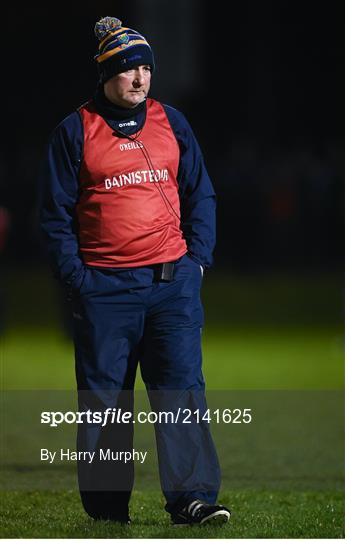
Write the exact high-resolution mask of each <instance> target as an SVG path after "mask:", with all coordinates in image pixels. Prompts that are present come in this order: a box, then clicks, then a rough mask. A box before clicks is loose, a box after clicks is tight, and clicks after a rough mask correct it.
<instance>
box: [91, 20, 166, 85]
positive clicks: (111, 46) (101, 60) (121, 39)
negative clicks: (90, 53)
mask: <svg viewBox="0 0 345 540" xmlns="http://www.w3.org/2000/svg"><path fill="white" fill-rule="evenodd" d="M95 34H96V37H97V39H98V40H99V45H98V49H99V50H98V54H96V56H95V60H96V61H97V65H98V71H99V74H100V80H101V82H102V83H104V82H106V81H107V80H109V79H111V77H113V76H114V75H116V74H117V73H121V72H123V71H127V70H128V69H132V68H133V67H136V66H140V65H145V64H147V65H149V66H151V69H152V71H153V70H154V66H155V64H154V58H153V52H152V49H151V47H150V45H149V44H148V42H147V41H146V39H145V38H144V36H142V35H141V34H139V32H137V31H136V30H133V29H132V28H126V27H124V26H122V22H121V21H120V20H119V19H116V17H103V18H102V19H100V20H99V21H98V22H97V23H96V25H95Z"/></svg>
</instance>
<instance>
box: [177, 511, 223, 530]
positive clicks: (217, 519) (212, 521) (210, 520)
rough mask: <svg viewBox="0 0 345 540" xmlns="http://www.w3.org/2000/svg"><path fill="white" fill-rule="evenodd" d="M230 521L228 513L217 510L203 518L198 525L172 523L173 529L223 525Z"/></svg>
mask: <svg viewBox="0 0 345 540" xmlns="http://www.w3.org/2000/svg"><path fill="white" fill-rule="evenodd" d="M229 519H230V513H229V512H227V511H226V510H217V512H214V513H213V514H210V515H209V516H207V517H205V518H204V519H202V520H201V521H200V523H173V527H194V526H197V525H213V526H218V525H224V523H227V522H228V521H229Z"/></svg>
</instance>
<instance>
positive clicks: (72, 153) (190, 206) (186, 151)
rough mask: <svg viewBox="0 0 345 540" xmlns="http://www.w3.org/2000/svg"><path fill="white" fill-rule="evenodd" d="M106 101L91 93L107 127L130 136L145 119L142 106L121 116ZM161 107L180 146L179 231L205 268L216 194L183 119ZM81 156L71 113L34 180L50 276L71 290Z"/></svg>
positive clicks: (75, 281)
mask: <svg viewBox="0 0 345 540" xmlns="http://www.w3.org/2000/svg"><path fill="white" fill-rule="evenodd" d="M109 105H110V104H109V102H108V103H105V100H104V98H103V101H102V99H98V100H97V94H96V106H97V110H98V112H99V113H100V114H101V115H102V116H103V117H104V119H105V120H106V121H107V122H108V123H109V124H110V125H111V127H112V128H113V129H120V130H121V131H122V132H124V133H126V134H128V135H132V134H133V133H135V132H136V131H138V130H139V129H140V127H141V126H142V124H143V122H144V121H145V104H143V106H142V107H136V110H135V112H133V111H131V112H130V114H128V113H127V110H125V111H126V113H125V117H124V114H123V110H122V111H121V112H122V114H117V111H116V110H114V108H113V109H112V107H111V106H110V107H109ZM115 109H116V108H115ZM164 109H165V111H166V114H167V117H168V119H169V122H170V124H171V127H172V129H173V132H174V134H175V136H176V140H177V141H178V144H179V147H180V163H179V170H178V183H179V196H180V207H181V229H182V231H183V236H184V238H185V239H186V243H187V246H188V253H189V255H190V256H191V257H192V258H193V259H194V260H195V261H196V262H198V263H199V264H201V265H202V266H203V267H204V268H207V267H209V266H211V264H212V261H213V259H212V252H213V249H214V246H215V229H216V222H215V207H216V196H215V193H214V189H213V187H212V184H211V181H210V178H209V176H208V173H207V170H206V168H205V164H204V160H203V157H202V154H201V151H200V148H199V145H198V143H197V141H196V138H195V136H194V134H193V132H192V129H191V127H190V125H189V123H188V122H187V120H186V119H185V117H184V116H183V114H182V113H181V112H179V111H177V110H176V109H174V108H172V107H170V106H168V105H164ZM113 110H114V113H113ZM119 116H120V118H119ZM126 123H128V124H129V125H128V126H126V125H125V124H126ZM133 123H134V125H133ZM82 155H83V126H82V122H81V118H80V115H79V113H78V112H77V111H75V112H73V113H72V114H70V115H69V116H68V117H67V118H65V119H64V120H63V121H62V122H61V123H60V124H59V125H58V126H57V127H56V128H55V130H54V131H53V133H52V135H51V137H50V140H49V142H48V145H47V149H46V152H45V157H44V159H43V161H42V166H41V170H40V179H39V180H40V181H39V186H40V222H41V228H42V230H43V233H44V236H45V242H46V245H47V248H48V255H49V259H50V261H51V264H52V266H53V269H54V274H55V276H56V277H57V278H58V279H59V280H61V281H62V282H63V283H64V284H66V285H67V286H70V287H72V288H78V287H79V286H80V284H81V282H82V279H83V275H84V268H85V266H84V263H83V261H82V258H81V256H80V253H79V247H78V234H77V228H76V220H75V206H76V203H77V201H78V196H79V169H80V165H81V162H82Z"/></svg>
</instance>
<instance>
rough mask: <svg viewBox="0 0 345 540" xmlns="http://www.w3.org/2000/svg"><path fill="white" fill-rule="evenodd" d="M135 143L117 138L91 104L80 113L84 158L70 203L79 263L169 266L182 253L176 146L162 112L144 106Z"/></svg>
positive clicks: (156, 105) (152, 105)
mask: <svg viewBox="0 0 345 540" xmlns="http://www.w3.org/2000/svg"><path fill="white" fill-rule="evenodd" d="M146 107H147V115H146V122H145V125H144V127H143V129H142V131H141V133H140V134H139V136H138V137H137V138H136V135H134V136H131V137H132V138H133V139H134V138H136V140H135V141H131V140H129V139H127V138H125V137H123V138H122V137H118V136H117V135H116V133H115V132H114V131H113V129H112V128H111V127H110V126H109V125H108V124H107V123H106V122H105V120H104V119H103V118H102V117H101V116H100V115H99V114H98V113H97V112H96V110H95V108H94V105H93V104H92V102H89V103H87V104H86V105H84V106H82V107H81V108H80V114H81V118H82V121H83V127H84V153H83V162H82V165H81V169H80V198H79V202H78V205H77V217H78V225H79V243H80V251H81V254H82V256H83V259H84V261H85V263H86V264H90V265H92V266H103V267H132V266H145V265H149V264H155V263H161V262H169V261H173V260H175V259H178V258H179V257H181V256H182V255H184V254H185V253H186V251H187V246H186V242H185V240H184V239H183V237H182V231H181V229H180V200H179V195H178V183H177V171H178V165H179V158H180V149H179V146H178V143H177V141H176V138H175V135H174V133H173V131H172V129H171V126H170V123H169V121H168V118H167V116H166V114H165V111H164V108H163V107H162V105H161V104H160V103H158V102H157V101H154V100H152V99H148V100H147V102H146Z"/></svg>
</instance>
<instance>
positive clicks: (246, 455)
mask: <svg viewBox="0 0 345 540" xmlns="http://www.w3.org/2000/svg"><path fill="white" fill-rule="evenodd" d="M48 276H49V274H46V273H45V272H44V270H41V269H33V270H32V271H31V272H27V273H26V275H25V278H23V276H21V275H18V272H16V271H13V270H12V269H10V270H9V271H8V273H7V277H6V282H7V298H8V310H7V324H6V327H5V331H4V333H3V335H2V338H1V375H2V389H3V390H4V393H5V395H6V394H7V395H10V396H12V395H13V393H14V392H19V393H20V395H21V396H22V397H23V399H24V398H25V396H26V394H25V392H32V390H36V391H37V392H36V395H37V396H39V395H40V394H39V392H45V391H49V392H50V393H52V395H54V394H53V393H54V392H58V391H61V390H73V389H74V387H75V383H74V365H73V347H72V344H71V341H70V339H69V338H68V336H67V335H66V334H64V332H63V330H62V327H61V324H60V313H61V312H60V311H59V309H58V304H57V303H56V294H57V291H56V290H55V289H54V284H53V283H52V281H51V279H50V278H49V277H48ZM28 285H29V286H28ZM203 300H204V305H205V312H206V327H205V330H204V334H203V343H204V374H205V378H206V381H207V385H208V389H209V390H211V391H212V392H211V394H212V395H211V400H212V399H215V400H216V401H215V402H217V403H218V401H219V400H220V401H219V402H222V403H223V402H224V403H226V400H227V399H230V398H233V399H234V396H236V399H241V398H243V399H247V398H248V396H249V397H250V399H253V400H254V397H257V396H260V397H259V402H258V403H259V405H257V410H258V411H259V412H260V411H263V410H264V409H265V405H266V409H267V410H272V408H273V407H272V406H271V403H272V402H271V401H270V400H273V403H276V404H277V406H276V407H275V408H276V410H277V412H276V416H275V417H274V416H272V418H271V423H270V422H267V421H266V420H267V416H265V417H264V416H262V417H261V419H260V418H259V415H258V422H257V424H256V425H257V429H256V430H252V431H249V432H248V431H244V430H242V431H234V432H232V433H231V436H229V431H226V430H225V429H218V430H217V429H215V433H214V435H215V439H216V442H217V447H219V453H220V459H221V465H222V469H223V470H224V481H223V489H222V491H221V496H220V501H221V502H223V503H225V504H229V506H230V507H231V508H232V510H233V516H232V520H231V523H229V524H228V525H227V526H225V527H223V528H221V529H218V530H215V531H214V530H212V529H210V528H209V527H207V528H203V529H200V528H190V527H188V528H183V529H176V528H174V529H172V528H171V527H170V525H169V517H168V515H167V514H166V513H165V512H164V510H163V506H164V501H163V498H162V495H161V494H160V492H159V491H158V490H157V474H156V472H155V471H156V469H155V467H156V464H155V462H153V463H152V467H151V469H149V470H148V471H146V473H145V474H146V475H147V476H145V474H144V473H143V474H142V475H141V476H140V474H139V475H138V484H137V485H136V486H135V487H136V491H135V493H134V494H133V497H132V506H131V514H132V519H133V523H132V525H131V526H130V527H121V526H116V525H114V524H110V523H94V522H93V521H92V520H90V519H89V518H88V517H87V516H86V515H85V514H84V512H83V510H82V508H81V505H80V502H79V496H78V493H77V491H76V490H75V488H74V487H73V478H74V473H73V471H65V472H64V471H63V470H62V469H61V470H60V469H57V470H56V471H55V473H54V472H53V471H52V472H51V473H49V472H47V470H46V469H45V468H44V467H43V466H42V467H41V469H40V468H39V467H38V468H34V467H32V463H31V465H30V464H26V466H25V463H24V462H21V461H20V460H21V459H22V458H21V457H20V450H21V448H20V447H25V445H27V448H29V447H30V444H34V443H35V440H34V437H32V439H33V440H32V441H31V442H30V437H29V436H28V437H27V439H26V440H25V437H24V440H21V439H20V438H18V437H19V436H18V433H15V432H10V433H9V434H8V433H5V437H2V447H4V441H12V442H11V443H8V448H2V451H3V452H2V453H3V455H5V457H6V459H5V467H3V473H4V474H3V478H4V483H3V491H2V492H1V513H2V521H1V523H2V525H1V529H2V531H1V536H2V537H24V538H32V537H61V538H73V537H74V538H84V537H85V538H88V537H90V538H96V537H104V538H115V537H118V538H140V537H146V538H169V537H174V538H180V537H181V538H186V537H187V538H193V537H197V538H204V537H205V538H213V537H215V538H251V537H253V538H255V537H261V538H264V537H276V538H293V537H296V538H301V537H304V538H305V537H310V538H340V537H343V536H344V532H345V529H344V514H345V508H344V494H343V487H344V458H343V456H344V432H343V411H342V410H341V409H342V407H341V405H342V403H343V398H342V396H341V392H339V391H341V389H342V388H343V384H344V329H343V299H342V276H341V275H339V274H331V275H321V276H320V275H319V276H309V275H306V276H261V277H260V276H259V277H258V276H256V277H251V276H248V277H235V276H230V277H229V276H226V275H218V274H215V273H212V272H211V273H210V275H209V276H208V277H207V279H206V280H205V283H204V288H203ZM137 388H138V389H140V388H143V385H142V382H141V380H140V378H138V382H137ZM265 392H266V393H265ZM42 395H43V394H42ZM213 396H215V397H213ZM217 400H218V401H217ZM222 400H223V401H222ZM284 400H285V401H284ZM298 400H299V401H298ZM254 401H255V400H254ZM3 403H4V402H3ZM284 403H285V405H284ZM311 404H313V406H311ZM283 405H284V406H283ZM294 407H295V408H294ZM5 408H6V407H5ZM8 410H9V409H8V408H7V411H6V410H4V411H3V412H4V416H5V419H6V414H9V413H8ZM29 411H30V408H29V407H28V411H27V412H28V414H30V412H29ZM298 411H300V412H298ZM302 412H303V414H302ZM19 413H20V411H18V420H17V422H16V424H17V427H18V426H19V427H20V425H21V424H20V418H19ZM11 414H14V416H15V415H16V410H15V409H14V411H13V410H12V412H11ZM279 415H280V416H279ZM277 418H281V419H282V420H281V425H280V426H277V425H275V422H276V421H277ZM296 418H299V422H295V421H294V419H296ZM22 421H24V420H22ZM29 424H30V422H29ZM29 424H28V425H29ZM278 428H279V429H278ZM18 429H19V428H18ZM6 437H7V438H6ZM6 444H7V442H6ZM267 449H268V450H267ZM6 460H7V461H6ZM6 467H7V468H6ZM30 467H31V468H30ZM54 474H55V476H54ZM71 474H72V475H71ZM58 475H59V481H60V483H59V481H58V480H57V479H58ZM64 475H65V476H64ZM54 479H55V480H56V481H55V480H54ZM151 480H152V482H151ZM70 481H71V482H72V483H71V485H69V484H68V482H70ZM145 482H146V484H145ZM155 482H156V484H155ZM47 484H48V486H47ZM71 486H72V487H71ZM145 486H146V487H145Z"/></svg>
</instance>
